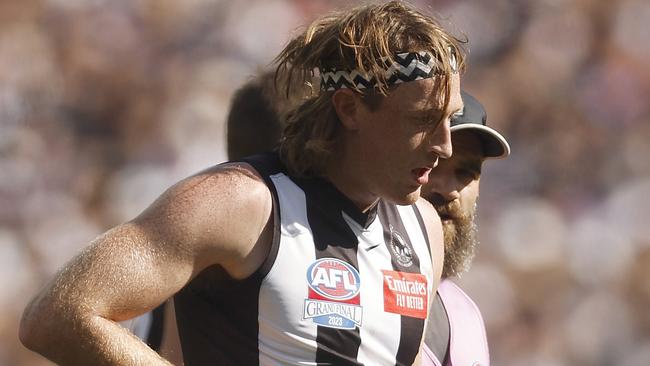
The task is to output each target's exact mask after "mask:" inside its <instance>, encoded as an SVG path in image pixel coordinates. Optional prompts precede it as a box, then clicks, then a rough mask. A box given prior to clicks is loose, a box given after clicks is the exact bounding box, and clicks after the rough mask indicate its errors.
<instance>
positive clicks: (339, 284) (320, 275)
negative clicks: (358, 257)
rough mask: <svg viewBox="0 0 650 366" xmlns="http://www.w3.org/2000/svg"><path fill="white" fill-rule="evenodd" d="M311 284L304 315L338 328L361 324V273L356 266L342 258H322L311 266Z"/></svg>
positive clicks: (325, 325) (308, 274) (308, 276)
mask: <svg viewBox="0 0 650 366" xmlns="http://www.w3.org/2000/svg"><path fill="white" fill-rule="evenodd" d="M307 284H308V285H309V298H308V299H305V306H304V311H303V319H313V321H314V323H316V324H318V325H321V326H324V327H329V328H337V329H354V328H355V327H357V326H360V325H361V317H362V313H363V308H362V307H361V306H360V305H359V303H360V300H359V290H360V289H361V277H360V276H359V272H358V271H357V269H356V268H354V267H353V266H351V265H350V264H349V263H347V262H344V261H342V260H340V259H336V258H322V259H319V260H317V261H315V262H314V263H312V264H311V266H309V268H308V269H307Z"/></svg>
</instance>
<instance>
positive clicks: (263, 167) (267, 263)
mask: <svg viewBox="0 0 650 366" xmlns="http://www.w3.org/2000/svg"><path fill="white" fill-rule="evenodd" d="M239 161H241V162H244V163H247V164H248V165H250V166H251V167H252V168H253V169H255V170H256V171H257V173H258V174H259V175H260V176H261V177H262V179H264V183H266V186H267V187H268V189H269V191H270V192H271V205H272V207H271V211H272V213H271V215H272V217H273V238H272V239H271V248H270V249H269V253H268V254H267V255H266V259H264V262H262V265H260V267H259V268H258V269H257V271H255V273H254V274H253V276H254V277H257V278H259V279H264V278H265V277H266V275H267V274H268V273H269V271H270V270H271V267H273V264H274V263H275V259H276V257H277V255H278V249H279V247H280V237H281V235H280V225H281V222H280V220H281V218H280V203H279V199H278V192H277V190H276V189H275V184H273V181H272V180H271V175H273V174H276V173H280V172H283V170H284V169H283V167H282V164H281V163H280V160H279V158H278V157H277V155H273V154H263V155H254V156H250V157H246V158H243V159H241V160H239Z"/></svg>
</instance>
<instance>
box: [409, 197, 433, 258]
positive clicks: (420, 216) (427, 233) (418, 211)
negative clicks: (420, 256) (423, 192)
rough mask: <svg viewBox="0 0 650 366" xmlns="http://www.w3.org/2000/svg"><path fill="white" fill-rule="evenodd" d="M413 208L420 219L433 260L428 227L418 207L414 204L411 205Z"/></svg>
mask: <svg viewBox="0 0 650 366" xmlns="http://www.w3.org/2000/svg"><path fill="white" fill-rule="evenodd" d="M411 207H413V212H415V217H417V218H418V223H419V224H420V227H421V228H422V232H423V233H424V240H425V241H426V243H427V250H428V251H429V258H430V259H431V260H433V257H432V256H431V243H429V232H428V231H427V226H426V225H424V220H423V219H422V214H420V210H419V209H418V206H417V205H416V204H415V203H414V204H412V205H411Z"/></svg>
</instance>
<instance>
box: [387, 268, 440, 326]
mask: <svg viewBox="0 0 650 366" xmlns="http://www.w3.org/2000/svg"><path fill="white" fill-rule="evenodd" d="M381 272H382V273H383V274H384V311H386V312H389V313H394V314H400V315H406V316H410V317H413V318H420V319H426V317H427V309H428V308H429V306H428V301H427V300H428V291H427V277H426V276H425V275H423V274H420V273H406V272H397V271H387V270H382V271H381Z"/></svg>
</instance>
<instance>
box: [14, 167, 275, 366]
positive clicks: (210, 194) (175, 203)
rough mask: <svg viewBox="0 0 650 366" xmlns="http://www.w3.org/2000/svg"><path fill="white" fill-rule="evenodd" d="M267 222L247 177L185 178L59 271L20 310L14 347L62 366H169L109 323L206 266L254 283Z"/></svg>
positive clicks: (240, 170)
mask: <svg viewBox="0 0 650 366" xmlns="http://www.w3.org/2000/svg"><path fill="white" fill-rule="evenodd" d="M271 220H272V219H271V196H270V192H269V191H268V189H267V188H266V186H265V185H264V183H263V182H262V181H261V178H259V177H258V176H257V175H256V174H255V173H252V172H251V171H250V169H249V168H246V167H245V166H240V165H234V166H233V165H231V166H227V167H217V168H213V169H210V170H208V171H205V172H203V173H200V174H197V175H196V176H193V177H190V178H187V179H185V180H183V181H181V182H180V183H178V184H176V185H175V186H173V187H171V188H170V189H169V190H167V191H166V192H165V193H164V194H163V195H162V196H161V197H160V198H159V199H158V200H157V201H156V202H154V203H153V204H152V205H151V206H150V207H149V208H148V209H147V210H145V211H144V212H143V213H142V214H141V215H140V216H138V217H137V218H136V219H134V220H132V221H130V222H127V223H125V224H122V225H120V226H117V227H116V228H114V229H112V230H109V231H108V232H106V233H105V234H103V235H101V236H100V237H99V238H97V239H96V240H94V241H93V242H92V243H91V244H90V245H89V246H88V247H87V248H86V249H85V250H84V251H83V252H82V253H81V254H79V255H78V256H77V257H75V258H74V259H73V260H72V261H71V262H70V263H69V264H68V265H66V266H65V268H63V269H62V270H61V271H60V272H59V273H58V274H57V275H56V276H55V278H54V279H53V280H52V281H51V282H50V283H49V284H48V285H47V286H46V287H45V288H44V289H43V290H42V291H41V292H40V293H39V294H38V295H37V296H36V297H35V298H34V299H33V300H32V301H31V303H30V304H29V305H28V306H27V308H26V309H25V312H24V314H23V318H22V321H21V325H20V339H21V341H22V342H23V343H24V344H25V345H26V346H27V347H28V348H30V349H32V350H34V351H36V352H38V353H41V354H42V355H44V356H45V357H47V358H49V359H50V360H52V361H54V362H56V363H58V364H62V365H165V364H169V363H167V362H166V361H165V360H163V359H162V358H160V357H159V356H158V355H157V354H156V353H155V352H154V351H153V350H151V349H150V348H148V347H147V346H146V345H145V344H144V343H143V342H142V341H140V340H139V339H138V338H137V337H135V336H134V335H132V334H131V333H129V332H128V331H127V330H126V329H125V328H123V327H121V326H120V325H119V324H118V323H116V322H118V321H122V320H125V319H129V318H132V317H134V316H137V315H139V314H142V313H144V312H147V311H150V310H151V309H153V308H154V307H156V306H157V305H158V304H160V303H162V302H163V301H164V300H165V299H167V298H169V297H170V296H172V295H173V294H174V293H175V292H177V291H178V290H180V289H181V288H182V287H183V286H184V285H185V284H186V283H187V282H188V281H189V280H191V279H192V277H193V276H195V275H196V274H198V273H199V272H200V271H201V270H203V269H204V268H206V267H207V266H210V265H213V264H219V265H221V266H223V267H224V269H225V270H226V271H228V272H229V274H230V275H232V276H233V277H235V278H244V277H247V276H248V275H250V274H252V273H253V272H254V271H255V269H257V267H258V266H259V265H260V263H261V262H262V261H263V259H264V257H265V256H266V255H267V249H268V243H269V242H270V237H269V235H271V234H270V233H271V230H270V229H269V228H270V227H271V225H272V223H271V222H270V221H271Z"/></svg>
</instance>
